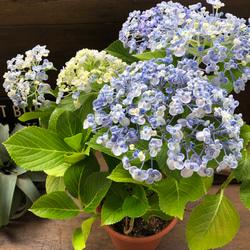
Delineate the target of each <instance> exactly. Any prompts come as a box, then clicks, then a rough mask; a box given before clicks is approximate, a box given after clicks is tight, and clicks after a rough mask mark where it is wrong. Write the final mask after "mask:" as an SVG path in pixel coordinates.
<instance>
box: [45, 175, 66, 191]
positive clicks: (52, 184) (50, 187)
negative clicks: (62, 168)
mask: <svg viewBox="0 0 250 250" xmlns="http://www.w3.org/2000/svg"><path fill="white" fill-rule="evenodd" d="M64 190H65V184H64V182H63V178H62V177H61V176H60V177H55V176H51V175H49V176H48V177H47V179H46V192H47V193H52V192H55V191H64Z"/></svg>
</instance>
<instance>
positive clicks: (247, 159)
mask: <svg viewBox="0 0 250 250" xmlns="http://www.w3.org/2000/svg"><path fill="white" fill-rule="evenodd" d="M248 150H249V149H246V151H245V150H243V151H242V152H241V154H242V158H241V159H240V160H238V167H237V168H235V169H231V170H232V173H233V174H234V176H235V177H236V179H237V181H244V180H248V179H250V153H249V151H248Z"/></svg>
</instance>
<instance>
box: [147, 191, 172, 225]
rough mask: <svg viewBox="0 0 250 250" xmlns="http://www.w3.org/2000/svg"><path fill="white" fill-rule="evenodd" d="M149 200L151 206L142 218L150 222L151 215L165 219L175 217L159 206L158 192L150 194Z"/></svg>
mask: <svg viewBox="0 0 250 250" xmlns="http://www.w3.org/2000/svg"><path fill="white" fill-rule="evenodd" d="M148 202H149V208H148V209H147V211H146V213H145V214H144V215H142V218H143V219H144V220H145V221H147V222H149V219H150V217H151V216H157V217H160V218H162V219H163V220H171V219H173V217H172V216H170V215H167V214H165V213H164V212H163V211H162V210H161V208H160V206H159V197H158V195H157V194H156V193H155V194H153V195H151V196H149V198H148Z"/></svg>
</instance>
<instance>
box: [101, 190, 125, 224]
mask: <svg viewBox="0 0 250 250" xmlns="http://www.w3.org/2000/svg"><path fill="white" fill-rule="evenodd" d="M122 205H123V199H122V197H121V196H120V195H118V194H112V195H110V196H108V197H107V199H106V200H105V201H104V204H103V206H102V210H101V218H102V224H101V225H102V226H103V225H111V224H114V223H116V222H118V221H120V220H122V219H123V218H124V217H125V216H126V213H125V212H124V211H123V209H122Z"/></svg>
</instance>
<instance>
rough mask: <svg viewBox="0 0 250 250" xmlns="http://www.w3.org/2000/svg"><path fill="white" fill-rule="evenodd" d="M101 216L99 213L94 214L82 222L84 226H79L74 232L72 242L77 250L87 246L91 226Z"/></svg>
mask: <svg viewBox="0 0 250 250" xmlns="http://www.w3.org/2000/svg"><path fill="white" fill-rule="evenodd" d="M98 218H99V215H98V214H95V215H93V216H92V217H90V218H89V219H87V220H85V221H84V222H83V223H82V226H81V227H79V228H77V229H76V230H75V232H74V234H73V239H72V243H73V246H74V249H75V250H82V249H83V248H85V246H86V241H87V239H88V236H89V233H90V230H91V227H92V225H93V223H94V222H95V221H96V220H97V219H98Z"/></svg>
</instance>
